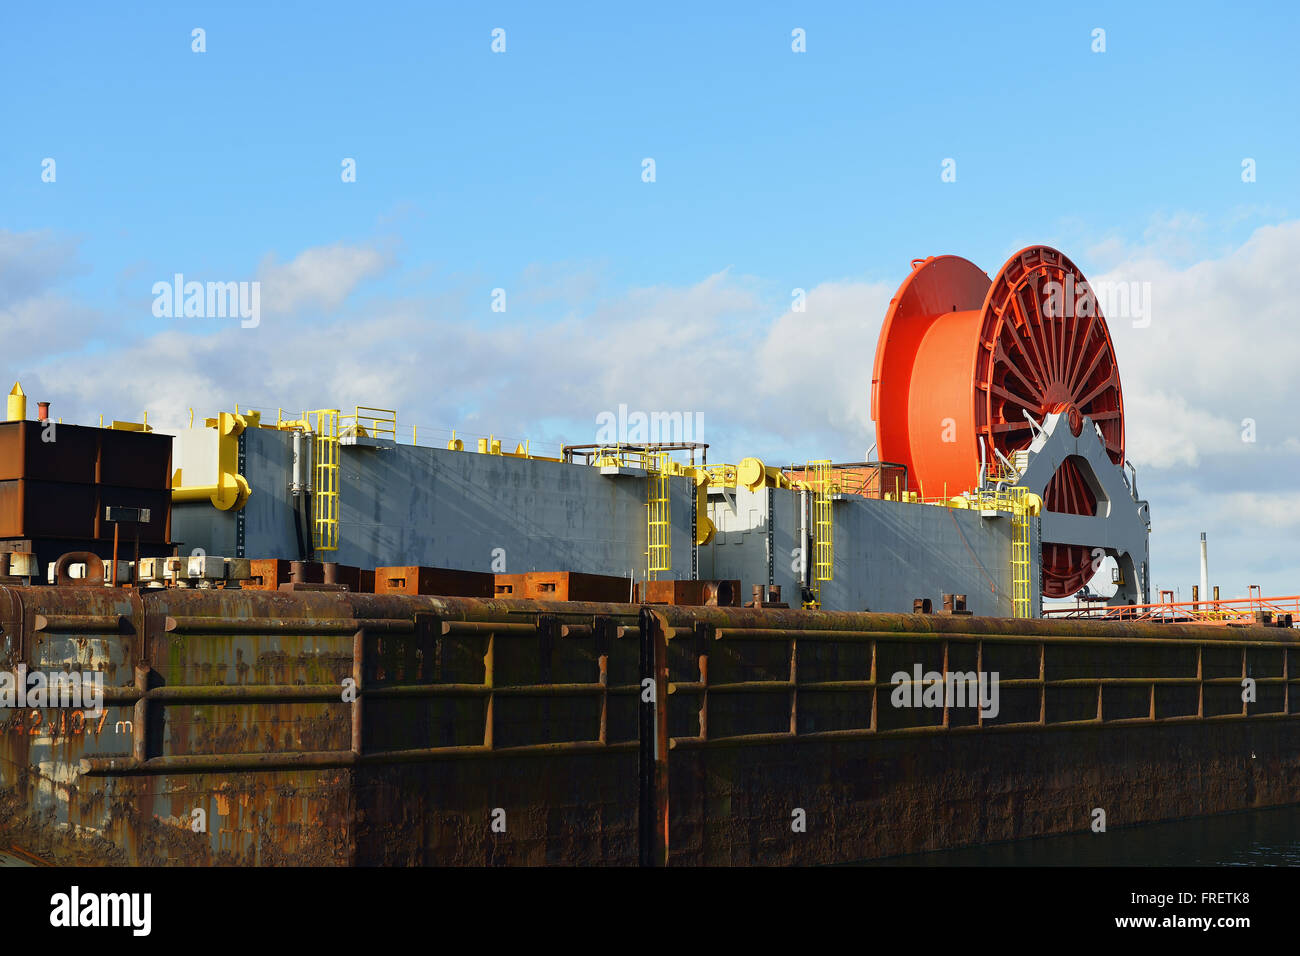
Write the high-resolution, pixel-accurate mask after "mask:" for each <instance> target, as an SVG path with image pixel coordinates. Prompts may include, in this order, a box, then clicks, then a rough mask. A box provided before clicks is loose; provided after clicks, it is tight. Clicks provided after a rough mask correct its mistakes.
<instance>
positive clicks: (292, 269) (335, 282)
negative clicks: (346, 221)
mask: <svg viewBox="0 0 1300 956" xmlns="http://www.w3.org/2000/svg"><path fill="white" fill-rule="evenodd" d="M388 265H389V260H388V258H387V257H386V256H385V255H383V254H382V253H380V252H378V251H377V250H374V249H367V248H363V247H359V246H349V245H346V244H344V243H341V242H339V243H334V244H333V245H330V246H316V247H314V248H311V249H306V250H304V251H303V252H301V253H299V254H298V255H297V256H296V257H295V258H294V259H292V260H291V261H289V262H286V263H283V264H281V263H279V262H277V261H276V258H275V256H274V255H273V254H271V255H268V256H267V257H266V258H265V259H263V260H262V264H261V267H260V268H259V269H258V273H257V277H258V279H259V280H260V281H261V283H262V307H263V308H264V309H265V310H266V311H267V312H269V313H272V314H274V313H291V312H296V311H298V310H299V309H301V308H305V307H313V308H318V309H322V310H324V311H326V312H330V311H333V310H335V309H337V308H339V307H340V306H341V305H342V304H343V302H344V300H345V299H347V297H348V296H349V295H351V294H352V292H353V290H355V289H356V287H357V286H358V285H359V284H360V283H361V282H362V281H363V280H365V279H369V278H373V277H374V276H377V275H379V274H380V273H381V272H383V271H384V270H385V269H386V268H387V267H388Z"/></svg>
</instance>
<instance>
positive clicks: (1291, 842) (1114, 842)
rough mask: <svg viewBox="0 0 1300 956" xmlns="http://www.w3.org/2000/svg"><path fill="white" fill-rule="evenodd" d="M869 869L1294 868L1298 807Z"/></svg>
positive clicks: (948, 853) (1299, 835)
mask: <svg viewBox="0 0 1300 956" xmlns="http://www.w3.org/2000/svg"><path fill="white" fill-rule="evenodd" d="M865 865H867V866H1296V865H1300V805H1295V806H1289V807H1279V808H1275V809H1270V810H1251V811H1246V812H1243V813H1224V814H1219V815H1217V816H1212V817H1195V818H1193V819H1189V820H1177V821H1174V822H1172V823H1152V824H1147V825H1144V826H1135V827H1111V828H1110V829H1108V830H1107V831H1106V832H1105V833H1091V832H1089V833H1078V834H1069V835H1066V836H1055V837H1042V838H1039V839H1034V840H1017V841H1015V842H1012V843H995V844H990V845H987V846H977V847H967V848H965V849H960V850H940V851H937V852H934V853H918V854H915V855H912V856H901V857H892V858H890V859H888V860H872V861H868V862H867V863H866V864H865Z"/></svg>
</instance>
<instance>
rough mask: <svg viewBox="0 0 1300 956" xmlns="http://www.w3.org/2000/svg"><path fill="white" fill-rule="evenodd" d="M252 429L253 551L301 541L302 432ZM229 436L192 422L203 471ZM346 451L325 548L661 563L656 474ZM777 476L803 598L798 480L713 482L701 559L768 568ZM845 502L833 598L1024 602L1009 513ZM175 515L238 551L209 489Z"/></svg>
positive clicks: (785, 550) (743, 576) (716, 567)
mask: <svg viewBox="0 0 1300 956" xmlns="http://www.w3.org/2000/svg"><path fill="white" fill-rule="evenodd" d="M245 434H246V435H247V436H248V437H247V439H246V452H247V459H248V461H247V466H246V477H247V478H248V479H249V482H250V484H251V485H252V488H253V493H252V495H251V496H250V497H249V500H248V504H247V505H246V506H245V540H246V553H247V556H248V557H253V558H258V557H286V558H293V557H296V555H297V538H296V535H295V531H294V524H293V509H292V499H291V496H290V494H289V483H290V480H291V475H292V468H293V445H292V436H291V434H290V433H289V432H279V431H273V430H269V429H250V430H249V431H247V432H246V433H245ZM216 437H217V435H216V431H215V430H214V429H210V428H201V429H193V430H186V431H183V432H182V433H181V435H180V436H179V437H178V441H179V442H181V443H182V449H181V459H182V462H183V467H184V473H185V479H184V480H185V481H186V482H187V483H199V482H200V481H201V480H202V481H207V480H210V478H204V477H203V476H205V475H208V476H210V475H215V473H216V454H217V450H216ZM340 451H341V455H340V487H341V514H342V521H341V534H340V539H341V547H340V550H339V551H338V552H335V553H333V554H330V555H328V556H326V555H321V557H328V558H332V559H334V560H337V561H339V562H341V563H343V564H355V565H359V566H361V567H366V568H373V567H376V566H380V565H404V564H424V565H430V566H433V567H454V568H464V569H466V570H478V571H490V570H492V560H493V552H494V549H496V548H503V549H504V559H505V567H506V570H507V571H510V572H516V571H529V570H539V571H552V570H571V571H585V572H590V573H594V574H618V575H626V574H628V573H629V571H634V572H635V574H636V576H637V578H638V580H639V579H641V578H643V577H644V576H645V567H646V560H645V540H646V538H645V535H646V520H645V497H646V484H645V479H644V478H641V477H635V476H607V475H601V474H600V472H599V470H598V469H596V468H591V467H587V466H581V465H564V464H561V463H557V462H546V461H536V460H532V461H529V460H523V459H516V458H506V457H503V456H496V455H480V454H477V453H475V452H453V451H447V450H445V449H440V448H426V447H413V446H408V445H399V446H397V447H396V448H384V449H378V448H366V447H351V446H343V447H342V448H341V449H340ZM670 481H671V485H670V486H671V488H672V492H671V495H672V504H671V507H670V520H671V522H672V528H673V531H672V560H673V569H674V571H673V574H674V576H676V577H678V578H682V579H687V578H689V577H690V576H691V547H692V543H693V539H692V534H691V527H690V514H691V505H692V499H693V495H694V489H693V487H692V483H691V481H690V480H689V479H686V478H673V479H670ZM769 491H770V492H771V501H772V505H773V521H772V535H771V537H772V576H773V583H775V584H778V585H780V586H781V589H782V598H783V600H786V601H787V602H788V603H790V604H791V605H792V606H797V605H798V601H799V587H800V581H799V575H798V570H797V568H798V563H797V560H796V554H795V548H796V547H797V546H798V537H799V511H798V509H799V504H798V502H799V496H798V493H797V492H793V491H790V490H788V489H783V488H774V489H766V488H760V489H758V490H756V491H750V490H749V489H746V488H737V489H727V494H726V496H723V495H721V494H718V493H717V492H714V493H713V494H711V495H710V496H709V512H710V516H711V517H712V518H713V521H714V524H715V525H716V526H717V529H718V531H717V534H716V536H715V538H714V541H713V543H711V544H709V545H705V546H703V547H701V548H700V549H699V563H698V575H699V577H701V578H732V579H738V580H740V582H741V587H742V595H743V598H744V600H746V601H748V600H749V596H750V591H751V588H752V586H753V585H754V584H762V583H766V582H767V576H768V557H767V555H768V524H769V521H768V493H769ZM833 508H834V521H835V528H834V534H835V578H834V580H833V581H831V582H829V583H828V584H826V585H825V586H824V588H823V606H824V607H826V608H827V609H829V610H846V611H847V610H854V611H860V610H863V609H865V608H870V609H871V610H878V611H910V610H911V609H912V599H913V598H916V597H929V598H930V599H931V600H932V601H933V602H934V606H935V607H936V608H938V607H941V606H942V604H941V602H942V595H943V594H944V593H945V592H947V593H964V594H966V596H967V601H968V606H969V608H970V609H971V610H972V611H973V612H974V613H976V614H996V615H1002V616H1010V615H1011V614H1012V611H1013V609H1012V604H1011V570H1010V549H1011V526H1010V520H1009V518H1007V517H1001V518H996V519H985V518H982V517H980V515H979V514H978V513H977V512H972V511H962V510H956V509H947V508H938V507H931V506H924V505H912V504H905V503H899V502H892V501H880V500H875V499H863V498H845V499H842V500H839V501H836V502H834V504H833ZM172 527H173V538H174V539H175V540H176V541H178V542H180V543H181V553H182V554H189V553H190V552H191V551H192V550H194V549H195V548H202V549H203V550H204V551H205V552H207V553H208V554H221V555H233V554H234V553H235V516H234V513H233V512H221V511H217V510H216V509H215V508H213V507H212V506H211V505H208V504H197V503H195V504H186V505H178V506H176V507H174V509H173V515H172ZM1034 528H1035V534H1034V539H1033V541H1032V544H1031V547H1030V555H1031V561H1032V562H1033V563H1032V567H1031V574H1030V582H1031V597H1032V604H1031V606H1032V608H1033V612H1034V613H1035V614H1037V613H1039V608H1040V607H1041V589H1040V580H1039V566H1038V555H1039V553H1040V548H1039V543H1038V538H1037V530H1036V529H1037V522H1034ZM310 533H311V529H310V528H304V534H307V535H308V536H310ZM809 561H810V562H811V555H810V556H809ZM663 576H664V577H668V576H669V575H663ZM990 582H992V583H993V584H994V585H995V586H996V591H994V590H992V589H991V588H990Z"/></svg>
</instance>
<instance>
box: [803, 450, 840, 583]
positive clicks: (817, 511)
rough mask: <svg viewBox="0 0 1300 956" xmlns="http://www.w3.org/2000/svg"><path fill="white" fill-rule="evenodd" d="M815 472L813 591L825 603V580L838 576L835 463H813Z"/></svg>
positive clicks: (820, 460) (813, 488)
mask: <svg viewBox="0 0 1300 956" xmlns="http://www.w3.org/2000/svg"><path fill="white" fill-rule="evenodd" d="M808 467H809V469H810V470H812V472H813V482H812V493H813V499H812V505H813V593H814V594H816V595H817V605H818V606H819V607H820V606H821V602H822V583H823V582H825V581H831V580H834V578H835V526H834V522H833V520H832V517H831V462H830V459H819V460H817V461H813V462H809V463H808Z"/></svg>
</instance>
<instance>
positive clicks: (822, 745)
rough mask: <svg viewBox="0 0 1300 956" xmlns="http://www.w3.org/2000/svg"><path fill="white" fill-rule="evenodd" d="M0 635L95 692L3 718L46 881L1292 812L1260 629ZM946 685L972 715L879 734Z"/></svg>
mask: <svg viewBox="0 0 1300 956" xmlns="http://www.w3.org/2000/svg"><path fill="white" fill-rule="evenodd" d="M0 632H2V638H0V641H2V642H0V654H2V659H0V664H2V665H3V668H4V669H5V670H7V671H9V672H14V671H16V670H17V669H18V668H19V667H20V666H22V667H25V668H27V669H28V670H38V669H39V670H43V671H47V672H62V673H67V674H75V675H81V676H90V675H96V674H97V675H99V676H100V677H101V678H102V680H103V683H104V690H103V711H102V714H88V713H87V708H85V707H81V708H70V707H39V706H38V707H25V708H21V709H19V708H10V709H8V710H0V838H2V842H3V844H4V845H5V846H12V847H15V848H17V850H18V851H20V852H21V853H22V854H25V855H27V856H29V857H36V858H40V859H42V860H45V861H49V862H60V863H70V862H83V863H85V862H89V863H121V864H192V865H277V864H325V865H372V864H385V865H417V864H432V865H447V864H473V865H485V864H546V863H569V864H635V863H638V862H641V863H645V864H652V865H654V864H664V863H669V864H674V865H679V864H718V863H722V864H752V863H760V864H765V863H832V862H848V861H854V860H865V859H870V858H876V857H882V856H890V855H895V854H901V853H908V852H916V851H921V850H928V849H939V848H945V847H953V846H960V845H964V844H970V843H977V842H989V841H996V840H1008V839H1014V838H1019V837H1030V836H1042V835H1048V834H1053V833H1065V832H1072V831H1082V830H1084V829H1086V828H1087V827H1088V825H1089V823H1090V821H1091V814H1092V811H1093V810H1094V808H1097V807H1101V808H1104V809H1105V810H1106V812H1107V815H1108V818H1109V823H1110V825H1111V826H1121V825H1124V824H1132V823H1141V822H1152V821H1157V820H1163V819H1171V818H1174V817H1185V816H1191V815H1198V814H1209V813H1217V812H1224V811H1229V810H1239V809H1246V808H1250V807H1264V806H1273V805H1280V804H1285V803H1293V802H1295V801H1296V799H1297V794H1300V747H1297V746H1296V744H1297V741H1298V740H1300V723H1297V721H1296V719H1295V718H1296V717H1297V715H1298V714H1300V703H1298V702H1297V695H1296V694H1293V693H1292V692H1291V689H1292V687H1293V686H1295V685H1296V684H1297V682H1300V677H1298V676H1296V674H1297V668H1296V667H1293V666H1292V662H1293V661H1297V657H1296V653H1297V644H1296V641H1295V639H1294V638H1293V637H1292V632H1291V631H1290V630H1278V629H1272V628H1262V627H1245V628H1233V629H1225V628H1212V627H1204V626H1190V625H1181V624H1168V625H1156V624H1146V623H1127V622H1122V623H1117V622H1091V621H1043V620H1012V619H1000V618H981V617H974V616H956V615H954V616H937V615H924V614H874V613H832V612H825V611H802V610H782V609H775V608H770V607H767V608H765V607H755V608H736V607H686V606H672V605H645V606H639V605H634V604H602V603H583V602H550V601H537V600H501V599H479V598H466V597H459V598H456V597H438V596H428V595H412V594H397V593H394V594H359V593H352V592H347V591H312V590H303V591H257V590H241V589H233V588H231V589H210V590H197V589H146V590H137V589H132V588H105V587H84V586H79V585H77V584H75V583H73V584H68V585H63V586H58V587H25V586H0ZM962 672H966V673H990V674H992V673H996V674H997V675H999V676H998V686H999V693H1000V706H999V707H998V708H997V712H996V713H991V712H986V710H985V709H980V708H975V709H972V708H970V707H963V706H962V705H961V703H960V702H949V701H947V699H945V701H944V705H943V706H938V707H915V706H900V705H899V699H900V696H899V695H901V697H902V698H903V699H906V698H907V696H908V695H910V694H912V693H913V691H918V692H919V690H920V687H919V685H920V684H921V683H923V682H924V681H925V680H927V679H929V678H925V677H921V676H919V675H928V674H935V675H939V677H940V679H941V680H946V679H947V677H948V675H952V674H957V673H962ZM1247 682H1249V683H1250V685H1251V687H1252V688H1253V692H1252V699H1251V700H1249V701H1247V700H1245V697H1246V695H1245V694H1244V693H1243V686H1244V685H1245V684H1246V683H1247ZM800 815H802V817H801V816H800ZM800 818H801V819H802V820H803V827H802V828H799V827H797V826H794V825H792V820H798V819H800Z"/></svg>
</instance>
